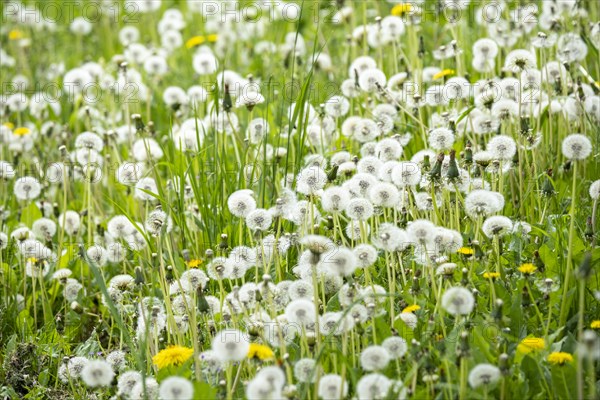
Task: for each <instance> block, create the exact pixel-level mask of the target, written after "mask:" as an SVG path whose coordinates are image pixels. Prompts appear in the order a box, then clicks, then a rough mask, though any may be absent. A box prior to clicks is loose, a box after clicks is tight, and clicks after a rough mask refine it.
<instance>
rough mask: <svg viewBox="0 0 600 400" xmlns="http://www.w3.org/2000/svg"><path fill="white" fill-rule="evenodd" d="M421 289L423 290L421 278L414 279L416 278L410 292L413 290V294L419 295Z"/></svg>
mask: <svg viewBox="0 0 600 400" xmlns="http://www.w3.org/2000/svg"><path fill="white" fill-rule="evenodd" d="M420 289H421V288H420V287H419V278H417V277H414V278H413V282H412V286H411V288H410V290H411V292H413V293H419V290H420Z"/></svg>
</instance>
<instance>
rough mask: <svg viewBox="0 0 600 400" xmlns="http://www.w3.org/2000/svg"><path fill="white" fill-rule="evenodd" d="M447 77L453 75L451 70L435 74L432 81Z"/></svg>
mask: <svg viewBox="0 0 600 400" xmlns="http://www.w3.org/2000/svg"><path fill="white" fill-rule="evenodd" d="M449 75H454V70H453V69H443V70H441V71H440V72H438V73H437V74H435V75H434V76H433V79H434V80H435V79H440V78H443V77H445V76H449Z"/></svg>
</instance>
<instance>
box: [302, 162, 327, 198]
mask: <svg viewBox="0 0 600 400" xmlns="http://www.w3.org/2000/svg"><path fill="white" fill-rule="evenodd" d="M326 183H327V173H326V172H325V171H324V170H323V169H322V168H320V167H316V166H312V167H308V168H305V169H303V170H302V171H300V173H299V174H298V177H297V178H296V190H297V191H298V192H300V193H302V194H306V195H310V194H315V193H316V192H317V191H319V190H321V189H323V187H324V186H325V184H326Z"/></svg>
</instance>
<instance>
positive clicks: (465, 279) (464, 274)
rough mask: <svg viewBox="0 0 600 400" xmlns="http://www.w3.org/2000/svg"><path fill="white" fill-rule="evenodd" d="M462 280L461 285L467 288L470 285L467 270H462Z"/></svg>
mask: <svg viewBox="0 0 600 400" xmlns="http://www.w3.org/2000/svg"><path fill="white" fill-rule="evenodd" d="M461 272H462V279H461V280H460V284H461V285H463V286H466V285H467V284H468V283H469V270H468V269H467V268H463V269H462V271H461Z"/></svg>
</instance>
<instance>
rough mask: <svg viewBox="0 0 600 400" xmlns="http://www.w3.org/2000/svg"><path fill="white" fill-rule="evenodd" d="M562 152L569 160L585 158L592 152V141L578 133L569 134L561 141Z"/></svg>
mask: <svg viewBox="0 0 600 400" xmlns="http://www.w3.org/2000/svg"><path fill="white" fill-rule="evenodd" d="M562 153H563V155H564V156H565V157H566V158H568V159H569V160H585V159H586V158H588V156H589V155H590V154H591V153H592V142H591V141H590V139H588V138H587V137H586V136H584V135H581V134H579V133H575V134H572V135H569V136H567V137H566V138H565V139H564V140H563V142H562Z"/></svg>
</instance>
